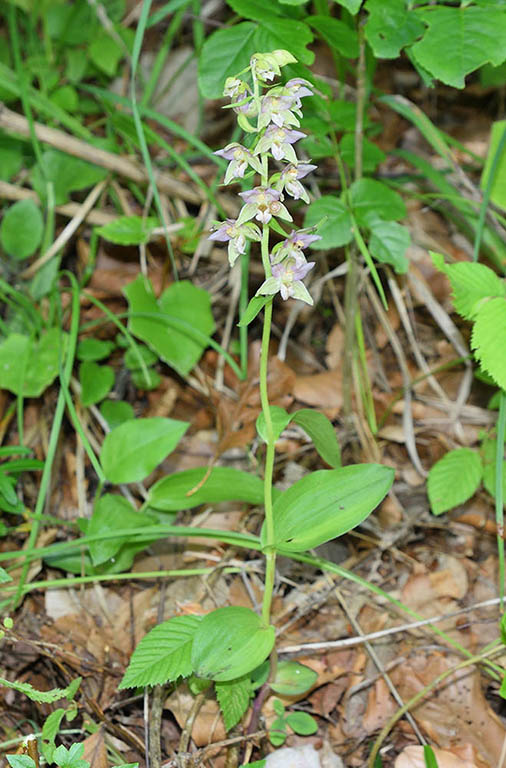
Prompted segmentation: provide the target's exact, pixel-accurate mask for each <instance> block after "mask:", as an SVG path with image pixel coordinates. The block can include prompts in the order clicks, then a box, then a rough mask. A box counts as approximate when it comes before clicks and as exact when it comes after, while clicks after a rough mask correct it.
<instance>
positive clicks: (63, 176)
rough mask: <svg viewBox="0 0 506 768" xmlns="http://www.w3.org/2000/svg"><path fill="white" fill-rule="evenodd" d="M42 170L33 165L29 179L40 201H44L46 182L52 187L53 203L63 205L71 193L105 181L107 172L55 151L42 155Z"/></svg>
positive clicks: (48, 151)
mask: <svg viewBox="0 0 506 768" xmlns="http://www.w3.org/2000/svg"><path fill="white" fill-rule="evenodd" d="M41 162H42V168H41V167H40V166H39V164H37V165H35V166H34V168H33V170H32V174H31V178H32V185H33V188H34V189H35V191H36V192H37V194H38V195H39V197H40V199H41V200H45V199H46V193H47V182H48V181H51V182H52V183H53V187H54V198H55V199H54V202H55V204H56V205H63V204H64V203H66V202H67V201H68V199H69V195H70V193H71V192H75V191H77V190H79V189H86V188H87V187H91V186H93V184H97V183H98V182H99V181H102V179H105V177H106V176H107V173H108V171H107V170H105V169H104V168H99V167H98V166H96V165H91V163H87V162H85V161H84V160H81V159H79V158H77V157H72V156H71V155H66V154H64V153H63V152H58V151H57V150H56V149H48V150H46V152H43V154H42V161H41Z"/></svg>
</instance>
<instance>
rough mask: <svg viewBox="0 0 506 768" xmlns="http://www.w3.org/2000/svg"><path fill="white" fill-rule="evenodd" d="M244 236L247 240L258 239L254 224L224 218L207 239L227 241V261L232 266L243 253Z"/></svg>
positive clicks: (256, 228)
mask: <svg viewBox="0 0 506 768" xmlns="http://www.w3.org/2000/svg"><path fill="white" fill-rule="evenodd" d="M246 238H248V239H249V240H260V239H261V235H260V232H259V230H258V227H257V226H256V225H255V224H252V223H251V224H242V225H241V224H239V223H238V220H236V219H226V220H225V221H224V222H223V224H221V225H218V226H217V227H216V228H215V230H214V232H213V233H212V234H211V235H209V240H219V241H220V242H222V243H226V242H228V261H229V264H230V266H231V267H233V266H234V264H235V262H236V259H237V257H238V256H240V255H241V254H243V253H245V249H246Z"/></svg>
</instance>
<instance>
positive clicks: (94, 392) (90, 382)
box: [79, 361, 114, 408]
mask: <svg viewBox="0 0 506 768" xmlns="http://www.w3.org/2000/svg"><path fill="white" fill-rule="evenodd" d="M79 382H80V384H81V403H82V405H84V407H85V408H88V407H89V406H90V405H94V404H95V403H99V402H100V401H101V400H103V399H104V398H105V397H107V395H108V394H109V392H110V391H111V389H112V388H113V386H114V371H113V369H112V368H111V366H110V365H99V364H98V363H94V362H92V361H86V362H84V363H81V365H80V366H79Z"/></svg>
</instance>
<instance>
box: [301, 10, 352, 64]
mask: <svg viewBox="0 0 506 768" xmlns="http://www.w3.org/2000/svg"><path fill="white" fill-rule="evenodd" d="M305 21H306V23H307V24H309V25H310V26H311V27H312V28H313V29H316V31H317V32H318V34H319V35H320V36H321V37H322V38H323V39H324V40H325V42H326V43H328V45H329V46H330V47H331V48H332V49H334V50H336V51H339V53H340V54H341V55H342V56H344V57H345V58H347V59H356V58H357V56H358V38H357V33H356V32H355V30H354V29H352V28H351V27H349V26H348V25H347V24H345V23H344V21H339V19H334V18H333V17H332V16H306V18H305Z"/></svg>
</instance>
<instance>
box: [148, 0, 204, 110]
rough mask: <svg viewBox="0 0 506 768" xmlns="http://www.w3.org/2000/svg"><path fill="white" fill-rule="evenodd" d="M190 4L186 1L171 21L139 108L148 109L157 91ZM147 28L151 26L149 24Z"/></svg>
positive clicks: (189, 0) (188, 0)
mask: <svg viewBox="0 0 506 768" xmlns="http://www.w3.org/2000/svg"><path fill="white" fill-rule="evenodd" d="M190 2H191V0H185V2H184V4H183V5H182V7H181V8H179V10H178V11H176V13H175V14H174V16H173V18H172V19H171V20H170V24H169V26H168V28H167V31H166V32H165V36H164V38H163V41H162V44H161V46H160V48H159V50H158V53H157V54H156V58H155V61H154V63H153V66H152V68H151V73H150V75H149V80H148V82H147V83H146V87H145V88H144V93H143V94H142V99H141V102H140V104H139V107H147V106H148V105H149V103H150V101H151V99H152V97H153V94H154V92H155V90H156V86H157V85H158V80H159V78H160V74H161V72H162V70H163V68H164V66H165V62H166V60H167V56H168V55H169V53H170V49H171V47H172V41H173V40H174V37H175V36H176V35H177V33H178V32H179V30H180V28H181V25H182V23H183V19H184V14H185V11H186V8H187V6H188V5H189V4H190ZM147 26H149V23H148V25H147Z"/></svg>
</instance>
